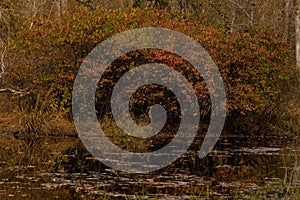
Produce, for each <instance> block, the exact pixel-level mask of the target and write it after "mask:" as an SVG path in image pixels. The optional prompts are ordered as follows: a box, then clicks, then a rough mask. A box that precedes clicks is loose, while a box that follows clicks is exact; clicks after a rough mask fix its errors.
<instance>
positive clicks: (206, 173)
mask: <svg viewBox="0 0 300 200" xmlns="http://www.w3.org/2000/svg"><path fill="white" fill-rule="evenodd" d="M229 141H231V142H229ZM232 141H234V140H233V139H230V138H225V139H224V138H223V139H222V140H221V141H220V142H219V143H218V145H217V147H216V150H215V151H213V152H211V153H210V154H209V155H208V156H207V157H206V158H204V159H199V158H198V157H197V154H196V152H195V151H193V150H190V151H189V152H188V153H187V154H186V155H185V156H183V157H182V158H180V159H178V160H177V161H176V162H175V163H173V164H172V165H170V166H169V167H167V168H165V169H162V170H160V171H157V172H154V173H151V174H144V175H142V174H135V175H128V174H126V173H122V172H117V171H115V170H113V169H109V168H105V169H104V168H101V170H99V171H87V172H86V173H65V172H47V171H43V170H37V169H36V168H35V167H34V166H22V167H20V166H15V167H13V168H12V167H8V166H5V164H2V165H1V166H2V167H1V168H0V199H96V198H98V199H105V198H109V197H111V198H117V199H147V198H148V199H149V198H157V199H191V198H192V197H195V198H196V197H197V198H212V197H216V198H221V199H233V198H240V199H243V198H249V196H250V197H251V195H252V194H253V192H254V193H256V194H260V193H261V194H260V196H261V197H263V198H271V199H272V198H277V197H280V196H284V195H288V191H287V188H288V187H289V186H300V182H299V181H298V179H297V180H296V181H295V179H294V178H293V180H292V179H291V174H292V172H294V173H295V172H296V170H295V169H296V168H295V166H294V165H295V160H296V157H297V156H296V157H295V155H299V151H298V150H297V149H294V148H287V147H286V148H282V146H281V144H279V145H278V144H277V145H270V144H272V143H270V140H269V145H268V146H267V145H264V146H252V147H251V146H250V145H248V146H247V145H246V144H245V143H243V147H236V145H234V144H233V143H234V142H235V143H241V141H239V142H236V141H234V142H232ZM244 142H247V141H246V140H244ZM191 149H192V148H191ZM87 159H91V158H87ZM290 183H291V184H290ZM283 185H285V186H287V187H283Z"/></svg>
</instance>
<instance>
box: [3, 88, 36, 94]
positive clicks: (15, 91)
mask: <svg viewBox="0 0 300 200" xmlns="http://www.w3.org/2000/svg"><path fill="white" fill-rule="evenodd" d="M1 92H12V93H16V94H29V93H30V92H29V91H28V89H25V90H15V89H10V88H3V89H0V93H1Z"/></svg>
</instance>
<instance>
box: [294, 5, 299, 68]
mask: <svg viewBox="0 0 300 200" xmlns="http://www.w3.org/2000/svg"><path fill="white" fill-rule="evenodd" d="M296 2H297V4H296V6H297V7H296V9H297V10H296V19H295V34H296V66H297V67H299V69H300V0H297V1H296Z"/></svg>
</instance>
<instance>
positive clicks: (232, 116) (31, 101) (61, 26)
mask: <svg viewBox="0 0 300 200" xmlns="http://www.w3.org/2000/svg"><path fill="white" fill-rule="evenodd" d="M24 23H25V22H24ZM25 24H26V23H25ZM149 26H152V27H164V28H169V29H173V30H176V31H179V32H182V33H184V34H186V35H189V36H190V37H192V38H194V39H195V40H196V41H198V42H199V43H201V44H202V45H203V46H204V47H205V49H206V50H207V51H208V52H209V53H210V55H211V57H212V58H213V60H214V62H215V63H216V64H217V66H218V67H219V70H220V72H221V75H222V77H223V80H224V83H225V86H226V91H227V99H228V102H227V103H228V117H227V123H226V128H227V130H228V131H238V132H240V131H246V132H253V133H256V132H260V133H263V132H268V131H273V130H274V127H278V122H281V120H286V118H287V116H289V113H287V112H282V109H283V108H285V106H286V104H285V103H284V102H285V100H286V99H287V97H288V95H289V92H291V90H292V85H293V84H292V83H291V82H290V81H289V80H290V79H293V76H294V75H295V68H294V67H293V66H291V65H290V64H289V62H288V50H287V49H288V47H287V44H286V43H285V42H284V41H282V40H280V39H279V38H277V37H275V36H273V35H268V34H266V33H264V32H259V31H248V32H234V31H230V30H226V29H222V28H219V29H216V28H212V27H206V26H203V25H201V24H199V23H198V22H195V21H180V20H177V19H174V18H173V17H172V16H171V15H170V14H168V13H167V12H164V11H146V10H140V9H131V10H130V11H128V12H122V11H120V10H106V9H105V8H101V7H99V8H97V9H96V10H92V11H91V10H88V9H86V8H84V7H81V6H79V7H75V8H74V10H73V11H72V12H66V13H64V15H63V19H62V20H59V19H52V20H49V19H46V18H43V17H36V19H35V21H34V25H33V26H32V28H31V29H26V28H20V29H19V30H18V31H16V32H15V33H14V34H13V37H12V39H11V40H10V44H9V55H8V58H7V62H8V66H9V68H8V69H9V70H8V72H7V73H6V76H5V77H4V78H5V81H4V83H5V84H6V85H8V86H10V87H14V88H28V90H29V91H30V94H22V95H25V96H24V97H22V99H20V97H17V98H15V101H14V100H13V99H14V98H12V102H18V104H19V106H21V107H23V108H24V107H25V108H26V109H27V110H28V111H30V110H33V109H37V108H38V109H40V110H41V112H43V113H64V115H62V116H67V118H68V119H69V120H70V121H71V92H72V87H73V82H74V79H75V76H76V73H77V70H78V69H79V67H80V64H81V63H82V61H83V60H84V58H85V57H86V56H87V54H88V53H89V52H90V51H91V50H92V49H93V48H94V47H95V46H96V45H97V44H99V43H100V42H102V41H104V40H105V39H106V38H108V37H110V36H112V35H114V34H117V33H119V32H122V31H125V30H129V29H133V28H138V27H149ZM24 27H26V25H24ZM153 56H154V57H153ZM137 58H139V59H140V60H135V59H137ZM118 62H119V63H116V65H118V66H122V65H125V66H127V67H128V66H130V65H131V64H132V63H141V64H142V63H143V62H164V63H167V64H168V65H170V66H171V67H173V68H175V69H176V68H178V66H182V65H184V66H186V67H190V68H189V69H191V70H192V67H191V66H189V64H188V63H186V62H185V61H184V60H182V59H179V58H176V57H174V56H170V55H169V54H168V53H167V52H163V51H158V50H152V51H140V52H138V51H137V52H133V53H132V54H131V55H130V56H129V58H128V57H127V58H126V56H125V57H124V58H123V57H122V58H120V59H119V60H118ZM107 74H108V75H109V74H111V75H112V76H113V73H109V72H108V73H107ZM186 76H187V78H190V79H189V80H193V77H192V76H193V73H190V74H186ZM112 78H113V77H107V79H106V80H103V81H104V82H105V81H107V80H109V79H112ZM192 84H193V86H194V87H195V90H196V92H197V93H198V94H202V95H203V98H204V99H205V102H206V103H207V104H205V105H206V106H207V105H209V98H208V93H207V88H206V86H205V83H204V82H203V81H202V80H201V78H200V79H198V80H197V82H193V83H192ZM104 86H107V85H105V84H102V87H104ZM152 89H153V88H152ZM150 90H151V88H150ZM157 94H159V93H157ZM15 96H18V95H15ZM24 99H26V101H25V100H24ZM20 101H21V103H20ZM37 101H42V102H46V106H42V107H36V105H40V104H39V103H37ZM22 102H23V103H22ZM24 102H26V103H24ZM44 104H45V103H44ZM44 104H43V105H44ZM208 108H209V107H208ZM203 115H204V116H203V117H204V118H205V116H209V111H207V112H205V113H203ZM275 119H276V120H275ZM288 120H290V119H288Z"/></svg>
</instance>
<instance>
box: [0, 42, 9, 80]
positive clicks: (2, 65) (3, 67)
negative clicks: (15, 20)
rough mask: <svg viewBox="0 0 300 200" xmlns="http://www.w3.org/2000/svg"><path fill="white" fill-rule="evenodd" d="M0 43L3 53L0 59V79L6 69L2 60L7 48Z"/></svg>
mask: <svg viewBox="0 0 300 200" xmlns="http://www.w3.org/2000/svg"><path fill="white" fill-rule="evenodd" d="M1 43H2V44H1V45H2V46H3V51H2V55H1V58H0V62H1V63H0V64H1V72H0V79H1V78H2V76H3V75H4V73H5V69H6V66H5V64H4V58H5V54H6V50H7V47H6V45H4V42H3V41H2V42H1Z"/></svg>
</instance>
